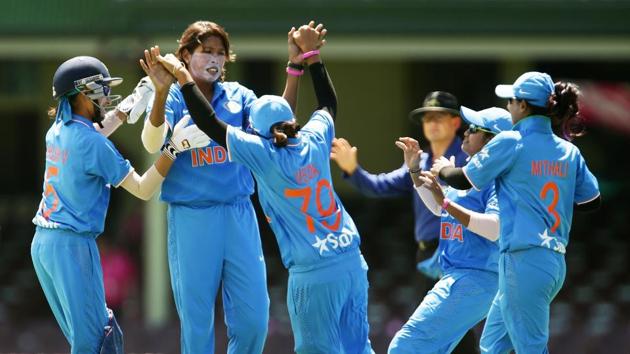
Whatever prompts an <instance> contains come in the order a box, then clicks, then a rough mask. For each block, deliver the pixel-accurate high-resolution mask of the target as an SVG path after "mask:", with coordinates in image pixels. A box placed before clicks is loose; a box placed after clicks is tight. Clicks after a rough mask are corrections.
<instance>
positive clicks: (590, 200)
mask: <svg viewBox="0 0 630 354" xmlns="http://www.w3.org/2000/svg"><path fill="white" fill-rule="evenodd" d="M599 195H600V193H599V192H598V193H597V194H596V195H595V196H594V197H592V198H589V199H587V200H585V201H583V202H575V204H577V205H581V204H586V203H588V202H592V201H593V200H595V199H597V197H599Z"/></svg>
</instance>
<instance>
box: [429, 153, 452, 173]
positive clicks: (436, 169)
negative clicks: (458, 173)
mask: <svg viewBox="0 0 630 354" xmlns="http://www.w3.org/2000/svg"><path fill="white" fill-rule="evenodd" d="M444 167H455V156H451V158H450V159H448V160H447V159H446V157H444V156H440V158H439V159H437V160H435V161H434V162H433V166H431V173H432V174H433V175H434V176H436V177H437V176H438V175H439V174H440V171H441V170H442V169H443V168H444Z"/></svg>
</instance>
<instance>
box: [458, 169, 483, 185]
mask: <svg viewBox="0 0 630 354" xmlns="http://www.w3.org/2000/svg"><path fill="white" fill-rule="evenodd" d="M466 167H468V166H464V167H462V172H464V177H466V179H467V180H468V183H470V185H471V186H473V188H474V189H475V190H478V191H481V188H479V187H477V186H475V184H474V183H473V181H472V180H471V179H470V177H468V173H466Z"/></svg>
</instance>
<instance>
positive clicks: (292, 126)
mask: <svg viewBox="0 0 630 354" xmlns="http://www.w3.org/2000/svg"><path fill="white" fill-rule="evenodd" d="M301 128H302V127H301V126H300V124H299V123H298V122H296V121H291V122H280V123H278V124H274V126H273V127H271V134H272V135H273V144H274V145H275V146H277V147H285V146H287V144H288V143H289V138H295V137H297V133H298V132H299V131H300V129H301Z"/></svg>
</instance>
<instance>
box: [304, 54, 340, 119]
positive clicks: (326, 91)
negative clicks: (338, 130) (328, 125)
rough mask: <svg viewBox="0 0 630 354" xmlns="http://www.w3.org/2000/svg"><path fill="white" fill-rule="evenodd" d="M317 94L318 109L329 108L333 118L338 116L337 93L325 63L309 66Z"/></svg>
mask: <svg viewBox="0 0 630 354" xmlns="http://www.w3.org/2000/svg"><path fill="white" fill-rule="evenodd" d="M308 69H309V71H310V72H311V79H312V80H313V88H314V89H315V95H316V96H317V104H318V106H317V109H322V108H327V109H328V112H329V113H330V115H331V116H332V118H333V120H334V119H335V117H336V116H337V93H336V92H335V88H334V87H333V84H332V81H330V76H328V72H327V71H326V67H325V66H324V64H323V63H321V62H319V63H314V64H311V65H309V66H308Z"/></svg>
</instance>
